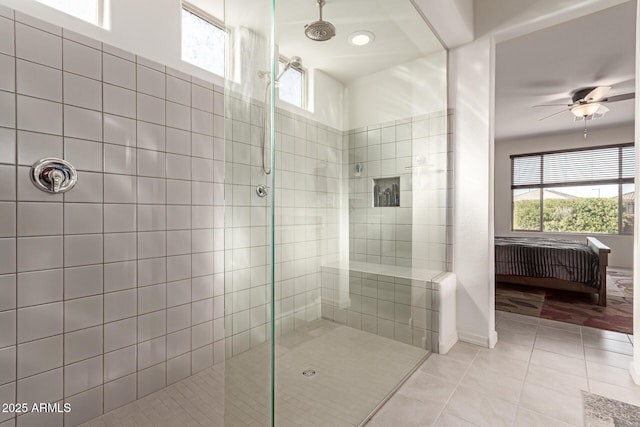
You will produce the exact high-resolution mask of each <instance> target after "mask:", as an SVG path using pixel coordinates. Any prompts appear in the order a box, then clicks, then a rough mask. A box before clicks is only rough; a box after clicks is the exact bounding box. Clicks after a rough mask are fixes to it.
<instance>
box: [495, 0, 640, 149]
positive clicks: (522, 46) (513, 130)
mask: <svg viewBox="0 0 640 427" xmlns="http://www.w3.org/2000/svg"><path fill="white" fill-rule="evenodd" d="M635 17H636V13H635V2H632V1H629V2H627V3H624V4H622V5H619V6H616V7H612V8H609V9H605V10H604V11H601V12H598V13H594V14H592V15H587V16H585V17H582V18H578V19H575V20H573V21H569V22H566V23H563V24H560V25H556V26H553V27H550V28H547V29H545V30H542V31H537V32H534V33H531V34H527V35H525V36H522V37H518V38H515V39H511V40H508V41H505V42H501V43H498V45H497V49H496V83H495V84H496V99H495V105H496V127H495V138H496V140H508V139H516V138H524V137H528V136H533V135H542V134H551V133H560V132H566V131H570V130H572V129H575V130H576V131H578V132H581V131H582V129H583V128H584V122H583V121H578V122H575V121H573V117H574V116H573V115H572V114H571V113H570V112H569V111H566V112H564V113H561V114H558V115H556V116H554V117H551V118H548V119H546V120H543V121H540V119H541V118H543V117H545V116H549V115H551V114H553V113H555V112H558V111H561V110H562V108H563V107H538V108H533V106H534V105H538V104H571V96H572V93H573V92H575V91H576V90H578V89H582V88H586V87H592V86H611V87H612V89H611V92H609V96H615V95H619V94H625V93H629V92H634V91H635ZM634 104H635V103H634V100H633V99H629V100H626V101H619V102H614V103H610V104H605V105H606V106H607V107H608V108H609V109H610V111H609V112H608V113H606V114H605V115H604V117H602V118H600V119H595V120H590V121H588V123H587V125H588V128H596V127H607V126H614V125H620V124H625V123H633V121H634ZM567 110H568V108H567Z"/></svg>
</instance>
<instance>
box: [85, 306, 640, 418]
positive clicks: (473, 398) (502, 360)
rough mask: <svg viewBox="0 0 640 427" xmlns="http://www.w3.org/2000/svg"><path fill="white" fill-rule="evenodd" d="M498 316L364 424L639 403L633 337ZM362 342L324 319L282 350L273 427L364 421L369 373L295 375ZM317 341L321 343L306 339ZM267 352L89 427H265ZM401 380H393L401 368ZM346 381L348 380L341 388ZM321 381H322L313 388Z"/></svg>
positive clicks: (342, 356) (430, 363)
mask: <svg viewBox="0 0 640 427" xmlns="http://www.w3.org/2000/svg"><path fill="white" fill-rule="evenodd" d="M496 316H497V318H496V329H497V330H498V335H499V339H500V341H499V342H498V344H497V345H496V348H495V349H493V350H489V349H486V348H482V347H478V346H475V345H471V344H467V343H462V342H460V343H458V344H456V345H455V346H454V348H453V349H452V350H451V351H450V352H449V353H448V354H447V355H438V354H432V355H431V356H430V357H429V359H428V360H426V361H425V362H424V363H423V364H422V365H421V366H420V368H419V369H418V370H417V371H416V372H415V373H414V374H413V375H412V376H411V378H410V379H409V380H408V381H407V382H406V383H405V384H404V385H403V386H402V387H401V388H400V389H399V390H398V392H397V393H396V394H395V395H393V396H392V397H391V399H390V400H389V401H388V402H387V403H386V404H385V405H384V406H383V407H382V409H381V410H380V411H379V412H378V413H377V414H376V415H375V416H374V417H373V419H372V420H371V421H370V422H369V423H368V424H367V426H368V427H391V426H393V427H405V426H407V427H408V426H420V427H422V426H438V427H442V426H451V427H464V426H491V427H498V426H532V427H537V426H543V425H544V426H582V425H583V421H582V413H583V409H582V398H581V394H580V392H581V390H587V391H590V392H592V393H596V394H600V395H603V396H606V397H610V398H613V399H618V400H622V401H625V402H628V403H631V404H635V405H640V387H638V386H636V385H635V384H634V383H633V382H632V380H631V378H630V376H629V373H628V366H629V362H630V361H631V354H632V346H631V339H632V337H631V336H629V335H625V334H620V333H615V332H608V331H601V330H598V329H593V328H586V327H580V326H576V325H571V324H566V323H560V322H555V321H551V320H545V319H538V318H533V317H527V316H522V315H517V314H512V313H502V312H497V313H496ZM352 331H354V332H355V333H356V334H355V335H354V334H353V333H352ZM360 334H362V332H360V331H355V330H351V329H350V328H345V327H343V326H341V327H338V326H335V325H334V324H332V323H330V322H321V323H320V324H319V327H318V328H317V329H311V330H309V331H308V333H307V336H302V335H295V336H292V337H289V338H288V339H285V340H281V341H280V342H279V345H278V350H277V351H278V355H279V361H280V363H282V365H280V367H281V369H283V368H285V367H286V368H291V369H290V372H293V373H296V375H293V374H292V375H293V376H291V377H288V376H289V374H287V373H286V372H287V371H284V372H283V373H282V374H281V375H279V377H278V378H277V384H278V385H277V387H278V396H279V397H278V403H277V405H279V406H278V407H279V408H280V410H281V411H282V412H281V413H280V417H281V418H280V422H279V423H278V425H299V426H355V425H357V424H358V421H357V420H358V419H361V413H362V412H361V411H363V410H364V408H361V409H354V406H353V404H354V402H357V400H358V399H357V397H358V396H360V394H361V393H363V392H362V391H358V392H357V393H355V392H353V390H354V389H353V387H354V384H353V383H354V378H356V379H357V378H361V377H362V373H363V372H366V370H365V371H360V372H357V373H356V372H353V370H354V369H356V368H357V366H358V364H357V363H355V364H350V363H344V365H343V366H344V368H345V369H343V370H341V372H340V373H338V374H337V375H336V376H334V377H331V378H329V377H327V378H326V379H327V382H326V383H324V384H323V383H322V381H323V377H322V375H320V374H319V376H318V377H317V378H315V379H311V380H306V379H303V378H302V377H299V375H297V372H298V371H300V370H301V368H303V367H307V366H310V365H309V363H308V361H313V363H312V364H313V365H314V367H319V368H318V369H319V372H322V371H323V370H325V369H327V368H328V367H329V366H330V365H331V364H332V363H334V361H335V360H336V359H331V358H330V355H331V354H333V356H331V357H337V358H338V360H343V361H347V362H348V360H350V359H351V360H354V359H352V356H353V353H352V352H353V351H354V350H355V349H356V348H361V349H363V350H366V351H368V352H371V351H372V350H373V349H372V348H371V347H367V346H368V345H378V344H379V343H373V342H370V343H369V342H368V340H367V337H364V338H363V337H362V336H361V335H360ZM366 335H369V334H366ZM310 337H314V338H315V339H313V340H310V341H309V340H308V338H310ZM371 337H375V338H379V337H376V336H374V335H372V336H371ZM387 341H388V342H389V343H393V344H392V345H402V344H400V343H394V342H393V341H390V340H387ZM309 342H311V343H313V344H311V345H309ZM354 343H355V344H356V345H355V346H354V345H353V344H354ZM336 345H337V346H336ZM407 347H408V346H407ZM381 350H382V351H381V355H380V358H378V359H377V360H376V364H377V365H376V366H378V367H385V368H387V369H389V366H390V359H389V358H388V357H387V356H388V355H389V354H390V353H385V351H386V350H388V349H386V350H385V349H384V348H382V349H381ZM385 354H386V355H387V356H385ZM396 354H397V353H396ZM241 356H242V355H241ZM265 356H266V353H264V351H263V353H260V352H258V351H256V352H253V350H252V351H251V352H247V353H245V355H244V357H245V358H246V359H244V360H242V359H238V362H239V363H237V364H233V363H231V361H228V362H227V366H226V371H225V369H224V368H223V366H222V365H216V366H214V367H213V368H210V369H207V370H205V371H203V372H201V373H199V374H197V375H195V376H193V377H190V378H187V379H186V380H183V381H181V382H179V383H176V384H174V385H172V386H170V387H168V388H166V389H164V390H161V391H159V392H157V393H154V394H152V395H150V396H147V397H145V398H144V399H142V400H139V401H137V402H134V403H132V404H130V405H127V406H125V407H122V408H120V409H117V410H116V411H113V412H111V413H109V414H106V415H104V416H102V417H100V418H97V419H95V420H93V421H91V422H89V423H88V424H87V426H91V427H104V426H123V427H124V426H180V427H188V426H222V425H225V426H229V425H243V426H244V425H251V426H253V425H256V426H258V425H265V422H264V419H265V418H264V417H265V416H266V415H265V414H268V407H269V399H268V396H269V392H268V387H266V384H267V383H268V381H267V378H266V377H264V376H261V375H260V372H263V371H264V370H265V368H266V367H267V365H266V364H265V363H266V361H267V360H268V358H266V357H265ZM416 357H417V359H415V358H416ZM412 358H414V359H413V360H414V361H415V360H419V355H418V354H416V355H411V356H408V359H407V360H406V362H407V363H409V362H410V360H411V359H412ZM232 360H233V359H232ZM405 368H406V366H404V367H403V368H401V369H400V371H401V370H402V369H405ZM237 370H240V371H237ZM225 375H226V378H227V379H229V378H234V379H235V380H239V381H234V386H232V387H227V390H224V387H219V385H220V384H222V383H223V382H224V380H225ZM394 375H396V378H397V375H398V372H396V373H395V374H394ZM339 379H341V380H342V382H336V381H338V380H339ZM345 379H346V380H347V381H346V382H345ZM391 379H393V376H389V377H388V378H387V380H391ZM316 380H320V381H317V382H315V383H312V382H311V381H316ZM306 384H314V388H313V389H308V388H306ZM347 384H348V385H347ZM317 386H320V387H317ZM345 391H346V393H345ZM349 392H350V393H349ZM310 393H315V394H310ZM366 394H370V395H373V394H375V393H371V390H370V391H369V393H366ZM336 396H337V397H338V399H337V401H338V402H340V405H339V406H334V407H333V409H327V408H329V406H327V405H328V403H327V402H329V400H330V398H331V397H336ZM349 396H351V397H349ZM334 401H335V399H334ZM284 408H288V409H285V410H283V409H284ZM327 417H332V418H331V421H328V418H327Z"/></svg>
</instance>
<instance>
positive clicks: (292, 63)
mask: <svg viewBox="0 0 640 427" xmlns="http://www.w3.org/2000/svg"><path fill="white" fill-rule="evenodd" d="M301 66H302V58H300V57H299V56H292V57H291V59H289V61H287V63H286V64H284V68H283V69H282V71H280V74H278V77H276V78H275V81H276V82H277V81H279V80H280V77H282V76H283V75H284V73H286V72H287V70H288V69H289V68H291V67H293V68H300V67H301Z"/></svg>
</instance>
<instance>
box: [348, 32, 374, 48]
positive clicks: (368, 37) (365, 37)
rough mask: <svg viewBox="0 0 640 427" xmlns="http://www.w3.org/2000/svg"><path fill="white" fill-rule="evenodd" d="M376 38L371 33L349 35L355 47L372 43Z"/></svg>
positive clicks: (350, 41)
mask: <svg viewBox="0 0 640 427" xmlns="http://www.w3.org/2000/svg"><path fill="white" fill-rule="evenodd" d="M375 38H376V37H375V36H374V35H373V33H372V32H371V31H365V30H362V31H356V32H353V33H351V34H349V43H351V44H352V45H354V46H364V45H367V44H369V43H371V42H372V41H373V40H374V39H375Z"/></svg>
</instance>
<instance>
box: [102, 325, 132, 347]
mask: <svg viewBox="0 0 640 427" xmlns="http://www.w3.org/2000/svg"><path fill="white" fill-rule="evenodd" d="M133 344H136V319H135V318H130V319H125V320H120V321H117V322H113V323H107V324H106V325H104V351H105V352H110V351H114V350H117V349H119V348H124V347H128V346H130V345H133Z"/></svg>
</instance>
